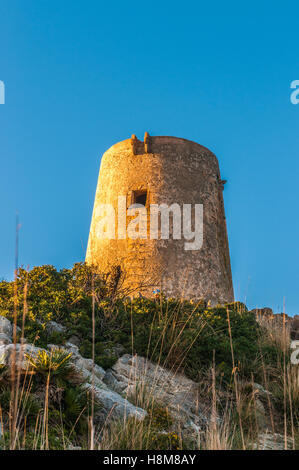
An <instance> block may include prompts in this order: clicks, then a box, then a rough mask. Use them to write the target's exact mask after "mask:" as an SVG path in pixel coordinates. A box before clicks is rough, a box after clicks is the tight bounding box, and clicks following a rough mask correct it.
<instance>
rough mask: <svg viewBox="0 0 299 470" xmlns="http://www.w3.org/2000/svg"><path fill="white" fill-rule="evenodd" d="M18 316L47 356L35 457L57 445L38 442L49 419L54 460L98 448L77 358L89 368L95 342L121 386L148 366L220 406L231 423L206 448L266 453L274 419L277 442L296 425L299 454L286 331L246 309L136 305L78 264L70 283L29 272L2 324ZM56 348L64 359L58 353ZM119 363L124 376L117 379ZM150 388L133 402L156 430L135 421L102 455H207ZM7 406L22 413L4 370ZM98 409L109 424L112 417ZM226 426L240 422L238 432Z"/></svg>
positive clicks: (0, 395)
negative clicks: (175, 376) (195, 451)
mask: <svg viewBox="0 0 299 470" xmlns="http://www.w3.org/2000/svg"><path fill="white" fill-rule="evenodd" d="M93 307H94V308H93ZM93 313H94V318H95V335H94V337H93V330H92V317H93ZM14 314H16V318H17V325H18V328H17V338H16V342H17V343H20V342H21V341H22V338H21V337H22V336H23V335H24V337H25V338H26V343H28V344H34V346H35V347H36V348H40V349H39V350H38V353H37V355H36V356H35V357H33V358H30V354H28V362H29V368H30V371H31V372H30V374H31V375H30V377H31V378H30V387H29V390H28V394H27V395H26V396H25V398H26V397H27V398H26V399H25V401H24V403H22V404H21V405H22V410H23V411H22V413H23V414H21V416H23V418H22V419H24V420H25V417H26V426H27V431H26V438H25V437H24V436H22V439H23V440H24V446H25V447H26V448H33V447H34V446H35V448H39V443H38V442H39V439H42V440H43V432H44V433H46V430H44V431H43V430H42V431H41V434H40V435H39V437H38V439H37V437H36V436H34V429H35V426H36V417H37V416H39V415H40V416H43V417H44V416H46V418H47V420H48V428H47V429H48V431H47V443H46V444H45V443H44V442H45V441H44V440H43V445H46V448H48V447H49V448H60V447H61V448H67V447H68V445H72V446H78V445H79V446H80V447H82V448H86V447H88V446H89V440H88V437H87V436H88V435H89V424H88V423H89V419H90V413H91V402H90V400H91V398H90V389H88V388H86V387H85V384H84V380H82V377H81V378H79V377H78V371H77V370H76V368H74V367H72V354H75V353H74V352H73V351H75V349H74V348H71V349H68V350H66V349H65V347H66V345H69V344H70V343H72V344H73V345H74V344H77V346H78V354H79V355H81V356H82V358H86V359H84V361H85V362H86V361H88V358H91V357H92V345H93V342H94V345H95V363H96V365H97V366H98V367H99V368H101V367H102V368H103V369H104V370H103V374H105V371H107V372H108V370H109V369H110V368H112V370H115V371H116V370H117V371H118V372H117V374H119V373H120V372H119V370H121V367H124V364H125V360H123V359H122V358H126V357H128V356H127V355H134V354H136V355H137V357H141V358H148V359H149V360H150V361H151V363H153V364H159V366H161V367H162V368H163V370H164V369H165V370H169V371H174V372H175V373H176V372H177V373H179V374H180V373H182V374H184V377H187V378H189V379H191V380H192V381H193V382H192V383H197V384H199V385H198V387H199V397H200V400H202V401H203V403H205V401H207V402H208V401H209V400H210V401H211V402H212V404H213V403H214V404H213V405H211V406H212V411H211V412H212V413H213V412H214V411H215V410H214V411H213V407H214V406H215V409H216V408H217V414H219V415H220V416H222V418H223V421H222V422H223V423H224V424H223V426H224V427H223V428H221V430H220V429H218V428H217V429H214V428H213V427H212V428H210V427H209V425H207V426H206V431H205V438H204V440H203V443H202V445H203V446H206V447H205V448H215V447H217V446H218V447H217V448H228V447H234V448H239V447H240V448H244V440H245V441H246V446H247V445H248V446H250V442H253V441H255V442H256V439H257V435H256V428H257V427H259V429H261V430H263V429H264V426H265V421H267V416H271V419H270V418H269V419H268V421H269V422H267V423H266V425H267V426H269V427H270V428H271V429H272V428H274V429H273V432H274V431H275V432H276V433H277V432H278V433H280V434H284V423H285V422H286V423H287V430H286V432H287V433H288V435H293V437H294V439H295V442H297V441H296V439H298V436H297V437H296V432H295V431H294V429H296V426H297V428H298V419H299V391H298V383H299V379H298V366H296V367H295V366H294V367H293V368H291V365H290V363H289V351H290V350H289V348H287V347H285V344H284V343H283V334H282V330H280V331H279V330H277V331H275V330H274V329H269V327H268V326H267V325H266V324H265V323H263V322H261V321H257V319H256V315H255V314H254V313H253V312H249V311H248V310H247V308H246V306H245V305H244V304H242V303H240V302H235V303H231V304H226V305H223V306H221V305H219V306H217V307H214V308H208V307H207V306H206V305H205V304H204V302H200V301H198V302H190V301H185V300H177V299H166V298H165V297H164V296H163V294H161V295H160V296H159V297H158V298H157V299H155V300H153V299H147V298H143V297H140V298H134V299H129V298H126V297H124V296H122V295H121V292H116V291H115V288H114V285H113V282H112V280H111V279H110V278H109V276H102V275H100V274H98V273H96V272H93V270H92V268H91V267H89V266H86V265H85V264H82V263H78V264H75V265H74V267H73V268H72V269H63V270H61V271H57V270H56V269H55V268H54V267H53V266H41V267H35V268H33V269H32V270H31V271H29V272H27V271H25V270H23V269H20V270H19V272H18V277H17V280H16V281H15V282H6V281H2V282H0V317H6V318H7V319H9V320H10V321H13V319H14ZM24 317H25V321H24ZM55 322H56V323H55ZM271 328H272V327H271ZM22 330H23V333H22ZM0 336H1V335H0ZM51 344H52V345H56V346H57V347H58V348H61V349H56V350H54V352H49V345H51ZM74 347H75V346H74ZM0 355H1V354H0ZM81 356H80V357H81ZM80 360H81V359H80ZM126 360H127V359H126ZM0 362H1V361H0ZM116 362H117V364H119V366H118V367H120V369H119V370H118V369H115V363H116ZM107 372H106V374H107ZM117 374H116V375H117ZM108 375H109V374H108ZM49 377H50V378H49ZM48 378H49V383H47V380H48ZM22 380H23V379H21V381H22ZM122 380H126V379H125V378H123V379H122ZM186 380H187V379H186ZM286 380H289V382H288V383H289V384H291V385H290V387H289V388H286ZM121 383H124V382H121ZM257 384H262V385H257ZM21 385H22V383H21ZM138 387H139V385H138V384H136V390H135V391H132V390H131V391H130V396H128V400H129V401H130V402H131V403H132V404H133V405H134V406H136V407H138V409H144V410H146V412H147V417H146V419H144V420H143V421H142V422H141V421H139V420H137V421H136V419H135V418H134V417H129V418H128V419H127V420H126V423H125V425H124V424H123V421H120V422H119V421H117V420H116V421H113V422H111V424H110V426H109V427H108V428H106V427H104V428H103V429H102V431H101V439H102V440H101V443H102V444H100V445H102V448H111V449H112V448H113V446H115V447H117V448H123V449H124V448H132V447H130V446H132V445H134V446H136V448H157V449H164V448H171V449H177V448H190V447H192V446H193V447H194V445H195V446H196V445H198V444H194V441H192V442H191V441H189V440H188V439H189V437H188V435H187V436H185V435H184V436H183V437H182V435H181V434H180V430H179V427H178V425H177V424H176V419H175V418H174V417H173V415H171V414H169V410H168V408H167V406H166V405H165V403H160V402H159V400H158V401H157V400H149V399H148V398H147V397H148V395H149V394H148V393H147V391H146V389H143V390H139V388H138ZM259 387H260V388H259ZM128 389H129V387H128ZM285 389H286V390H287V399H286V390H285ZM45 390H48V392H47V393H48V394H47V400H48V408H47V410H45V409H44V402H45ZM290 397H291V400H290V399H289V398H290ZM206 405H207V406H210V405H209V404H207V403H206ZM0 406H1V411H0V413H1V416H2V417H3V418H4V421H5V419H7V417H8V415H9V414H10V409H11V375H10V373H9V371H8V370H7V366H2V368H1V370H0ZM96 406H97V407H98V408H97V413H98V415H99V416H100V414H101V406H100V405H96ZM227 409H229V410H230V413H229V416H226V413H227ZM94 412H95V411H94ZM45 413H46V414H45ZM225 420H227V422H228V421H229V426H228V424H227V429H226V428H225V426H226V424H225V423H226V421H225ZM41 422H44V421H43V419H42V420H41ZM240 422H241V423H242V425H241V426H240ZM41 426H42V425H41ZM42 429H43V428H42ZM132 429H134V436H135V439H136V440H135V441H134V443H132V440H131V437H130V436H132ZM233 430H234V431H233ZM220 431H221V432H220ZM217 433H218V434H221V435H223V436H224V435H225V436H226V437H227V442H226V444H224V443H221V442H218V441H217V442H218V443H216V441H214V439H215V434H217ZM113 436H114V437H113ZM218 437H219V436H218ZM22 439H20V440H19V441H20V442H22ZM217 439H218V438H217ZM217 439H216V440H217ZM8 441H10V442H11V436H8V435H7V434H5V433H4V435H3V436H2V445H3V446H6V447H7V446H9V444H8ZM228 442H229V444H228ZM3 443H4V444H3ZM18 445H19V446H20V447H22V444H18ZM24 446H23V447H24ZM47 446H48V447H47ZM193 447H192V448H193ZM134 448H135V447H134Z"/></svg>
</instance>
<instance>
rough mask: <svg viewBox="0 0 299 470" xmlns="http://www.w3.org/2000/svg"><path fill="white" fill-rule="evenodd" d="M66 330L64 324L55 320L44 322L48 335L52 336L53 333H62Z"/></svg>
mask: <svg viewBox="0 0 299 470" xmlns="http://www.w3.org/2000/svg"><path fill="white" fill-rule="evenodd" d="M65 332H66V328H65V326H63V325H61V324H60V323H57V322H56V321H52V320H51V321H49V322H48V323H47V324H46V333H47V335H48V336H52V335H53V334H54V333H56V334H63V333H65Z"/></svg>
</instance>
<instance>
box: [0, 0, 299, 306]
mask: <svg viewBox="0 0 299 470" xmlns="http://www.w3.org/2000/svg"><path fill="white" fill-rule="evenodd" d="M278 3H279V4H280V6H277V5H276V4H278ZM298 13H299V4H298V2H295V1H294V2H276V3H274V4H272V2H271V3H270V2H261V1H251V2H248V5H247V6H245V5H244V4H243V3H242V2H222V1H221V2H220V1H214V2H201V1H191V2H190V1H186V2H179V3H178V2H175V1H163V2H161V1H159V2H154V1H152V2H140V1H139V2H137V1H136V2H123V1H122V2H120V1H118V2H117V1H116V2H108V1H105V2H101V1H90V0H86V1H84V2H83V1H76V0H72V1H69V0H63V1H61V0H60V1H57V0H51V1H49V0H48V1H38V0H35V1H33V0H26V2H25V1H23V0H19V1H16V0H6V1H3V0H1V3H0V44H1V55H0V80H3V81H4V82H5V84H6V104H5V105H0V158H1V160H0V161H1V167H0V169H1V173H0V174H1V185H0V208H1V214H0V220H1V231H0V277H3V278H6V279H10V278H11V277H12V273H13V268H14V237H15V234H14V230H15V213H16V210H18V211H19V213H20V219H21V223H22V228H21V231H20V263H21V264H24V265H27V264H29V265H30V266H31V267H32V266H35V265H41V264H53V265H55V266H56V267H58V268H61V267H70V266H71V265H72V263H74V262H76V261H80V260H83V259H84V254H85V249H86V244H87V238H88V231H89V224H90V219H91V213H92V206H93V199H94V193H95V189H96V182H97V176H98V171H99V165H100V157H101V154H102V153H103V152H104V151H105V150H106V149H107V148H108V147H110V146H111V145H112V144H113V143H115V142H117V141H119V140H122V139H126V138H128V137H130V136H131V134H132V133H135V134H137V136H138V137H140V138H142V137H143V135H144V132H145V131H148V132H149V133H150V134H152V135H173V136H180V137H184V138H187V139H191V140H195V141H196V142H199V143H201V144H202V145H205V146H207V147H208V148H210V149H211V150H212V151H214V152H215V153H216V155H217V156H218V158H219V162H220V167H221V173H222V177H223V178H224V179H227V180H228V183H227V185H226V187H225V191H224V197H225V207H226V214H227V221H228V232H229V242H230V250H231V260H232V269H233V278H234V287H235V294H236V298H237V299H240V300H242V301H246V302H247V304H248V306H249V307H251V308H253V307H256V306H258V307H263V306H270V307H272V308H274V309H275V311H282V308H283V302H284V298H285V305H286V311H287V312H288V313H290V314H296V313H299V298H298V280H299V275H298V271H299V250H298V239H299V220H298V199H299V198H298V196H299V185H298V174H299V158H298V157H299V155H298V150H299V132H298V130H299V129H298V125H299V105H297V106H294V105H292V104H291V103H290V92H291V90H290V83H291V81H292V80H296V79H299V52H298V51H299V49H298V31H299V15H298Z"/></svg>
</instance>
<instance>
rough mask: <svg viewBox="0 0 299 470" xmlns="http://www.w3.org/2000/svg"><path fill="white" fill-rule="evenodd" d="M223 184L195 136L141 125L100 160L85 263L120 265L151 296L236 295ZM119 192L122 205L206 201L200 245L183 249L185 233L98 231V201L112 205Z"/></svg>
mask: <svg viewBox="0 0 299 470" xmlns="http://www.w3.org/2000/svg"><path fill="white" fill-rule="evenodd" d="M223 185H224V181H222V180H221V178H220V171H219V165H218V161H217V158H216V156H215V155H214V154H213V153H212V152H210V151H209V150H208V149H207V148H205V147H203V146H201V145H199V144H197V143H195V142H191V141H188V140H185V139H181V138H177V137H166V136H160V137H158V136H156V137H151V136H149V134H148V133H146V134H145V138H144V141H143V142H142V141H139V140H138V139H137V137H136V136H134V135H133V136H132V138H131V139H127V140H124V141H122V142H119V143H117V144H115V145H113V146H112V147H111V148H110V149H109V150H107V151H106V152H105V153H104V155H103V157H102V161H101V168H100V173H99V179H98V185H97V190H96V196H95V203H94V210H93V216H92V222H91V228H90V235H89V241H88V248H87V254H86V261H87V263H89V264H93V265H95V266H97V267H98V269H99V270H101V271H103V272H109V271H111V269H112V268H113V267H115V266H120V267H121V270H122V272H123V273H125V285H126V286H129V287H130V288H131V289H132V291H133V293H134V294H138V293H139V292H141V293H142V294H144V295H149V296H150V295H152V292H153V289H154V288H160V289H161V290H163V292H165V293H166V294H167V295H168V296H169V297H184V298H195V299H200V298H202V299H205V300H210V301H211V302H212V303H216V302H227V301H233V298H234V294H233V285H232V276H231V267H230V257H229V247H228V239H227V231H226V221H225V214H224V204H223V195H222V190H223ZM124 195H126V196H127V207H128V206H129V205H131V204H132V203H133V202H139V199H138V197H139V198H141V199H140V201H143V200H144V201H146V202H145V204H146V206H149V204H162V203H165V204H168V205H171V204H172V203H175V202H176V203H178V204H180V205H182V204H184V203H185V204H203V214H204V224H203V232H204V234H203V237H204V239H203V246H202V248H201V249H200V250H196V251H192V250H191V251H186V250H184V242H185V240H184V239H183V238H182V239H181V240H173V239H171V238H170V239H169V240H161V239H158V240H151V239H137V240H131V239H128V238H126V239H121V240H120V239H117V238H116V239H99V238H97V236H96V226H97V222H98V216H97V207H98V206H99V204H107V203H110V204H112V205H113V207H114V208H115V211H117V206H118V196H124ZM142 198H143V199H142ZM142 203H143V202H142ZM116 230H117V224H116Z"/></svg>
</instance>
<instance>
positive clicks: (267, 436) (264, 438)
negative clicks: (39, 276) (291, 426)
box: [253, 432, 293, 450]
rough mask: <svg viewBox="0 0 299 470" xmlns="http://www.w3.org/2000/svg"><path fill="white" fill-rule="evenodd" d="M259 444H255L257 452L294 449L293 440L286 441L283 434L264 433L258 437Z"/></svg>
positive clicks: (254, 447)
mask: <svg viewBox="0 0 299 470" xmlns="http://www.w3.org/2000/svg"><path fill="white" fill-rule="evenodd" d="M257 440H258V442H257V443H254V444H253V449H255V450H288V449H292V448H293V440H292V439H291V438H289V437H287V439H285V437H284V436H283V435H282V434H277V433H274V434H273V433H271V432H264V433H260V434H259V435H258V439H257Z"/></svg>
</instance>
